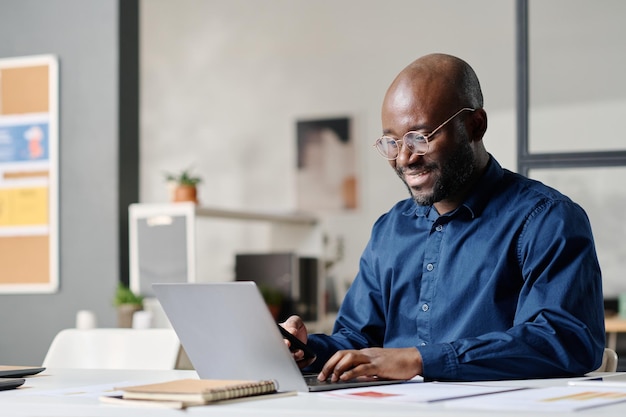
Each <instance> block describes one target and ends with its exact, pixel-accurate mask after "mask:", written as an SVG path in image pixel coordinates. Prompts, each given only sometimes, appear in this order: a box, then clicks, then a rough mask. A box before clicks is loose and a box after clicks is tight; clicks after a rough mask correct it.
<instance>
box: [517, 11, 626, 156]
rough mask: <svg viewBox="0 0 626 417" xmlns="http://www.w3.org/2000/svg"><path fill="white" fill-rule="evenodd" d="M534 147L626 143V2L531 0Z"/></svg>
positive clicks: (603, 147)
mask: <svg viewBox="0 0 626 417" xmlns="http://www.w3.org/2000/svg"><path fill="white" fill-rule="evenodd" d="M528 13H529V16H528V21H529V22H528V26H529V65H530V68H529V71H530V73H529V83H530V88H529V89H530V91H529V100H530V110H529V142H530V143H529V148H530V152H531V153H536V152H571V151H585V150H591V151H608V150H624V149H626V139H625V138H624V133H623V131H624V129H623V126H622V123H621V122H622V120H623V119H624V117H625V115H626V82H624V74H626V54H624V53H623V50H624V39H626V25H625V24H624V16H626V2H625V1H623V0H603V1H600V2H596V1H581V0H578V1H572V0H540V1H539V0H532V1H529V5H528Z"/></svg>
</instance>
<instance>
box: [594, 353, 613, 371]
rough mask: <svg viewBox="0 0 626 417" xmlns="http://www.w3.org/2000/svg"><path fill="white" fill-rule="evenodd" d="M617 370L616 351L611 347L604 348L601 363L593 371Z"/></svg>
mask: <svg viewBox="0 0 626 417" xmlns="http://www.w3.org/2000/svg"><path fill="white" fill-rule="evenodd" d="M615 371H617V353H616V352H615V351H614V350H613V349H609V348H606V349H604V354H603V355H602V365H600V367H599V368H598V369H596V371H595V372H615Z"/></svg>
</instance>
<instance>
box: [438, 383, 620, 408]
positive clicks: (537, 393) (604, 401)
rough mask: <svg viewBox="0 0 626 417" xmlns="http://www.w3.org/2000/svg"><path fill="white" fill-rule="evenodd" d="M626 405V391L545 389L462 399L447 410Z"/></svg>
mask: <svg viewBox="0 0 626 417" xmlns="http://www.w3.org/2000/svg"><path fill="white" fill-rule="evenodd" d="M623 401H626V389H619V388H610V387H606V388H603V387H577V386H562V387H546V388H530V389H525V390H521V391H514V392H506V393H499V394H492V395H485V396H482V397H480V398H478V397H473V398H463V399H458V400H454V401H448V402H446V403H445V405H446V406H447V407H453V408H465V409H468V408H471V409H481V410H502V411H520V410H524V411H540V412H550V411H560V412H563V411H576V410H582V409H585V408H592V407H600V406H605V405H609V404H615V403H618V402H623Z"/></svg>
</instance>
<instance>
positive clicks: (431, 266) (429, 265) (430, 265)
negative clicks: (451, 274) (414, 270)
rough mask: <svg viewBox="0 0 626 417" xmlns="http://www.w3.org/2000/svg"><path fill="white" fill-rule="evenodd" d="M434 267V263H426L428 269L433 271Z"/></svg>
mask: <svg viewBox="0 0 626 417" xmlns="http://www.w3.org/2000/svg"><path fill="white" fill-rule="evenodd" d="M433 269H435V265H433V264H428V265H426V270H427V271H432V270H433Z"/></svg>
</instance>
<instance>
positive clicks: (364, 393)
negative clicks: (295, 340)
mask: <svg viewBox="0 0 626 417" xmlns="http://www.w3.org/2000/svg"><path fill="white" fill-rule="evenodd" d="M518 389H521V387H505V386H489V385H481V384H455V383H443V382H426V383H421V384H416V383H410V382H409V383H404V384H394V385H380V386H372V387H367V388H350V389H342V390H337V391H329V392H325V393H323V395H325V396H327V397H334V398H342V399H353V400H361V401H366V400H369V401H378V402H402V403H429V402H436V401H444V400H450V399H453V398H463V397H469V396H475V395H485V394H490V393H496V392H504V391H511V390H518Z"/></svg>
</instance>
